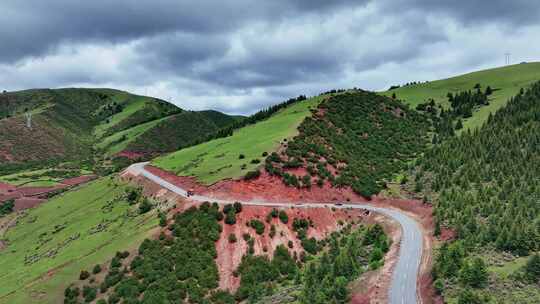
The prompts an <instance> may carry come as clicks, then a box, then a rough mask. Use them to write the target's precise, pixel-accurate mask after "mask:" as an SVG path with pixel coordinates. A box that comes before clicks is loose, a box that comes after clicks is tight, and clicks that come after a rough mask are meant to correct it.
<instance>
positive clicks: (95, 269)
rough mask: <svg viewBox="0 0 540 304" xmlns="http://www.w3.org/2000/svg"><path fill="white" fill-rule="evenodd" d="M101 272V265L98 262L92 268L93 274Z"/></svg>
mask: <svg viewBox="0 0 540 304" xmlns="http://www.w3.org/2000/svg"><path fill="white" fill-rule="evenodd" d="M100 272H101V265H99V264H96V266H94V268H93V269H92V273H93V274H98V273H100Z"/></svg>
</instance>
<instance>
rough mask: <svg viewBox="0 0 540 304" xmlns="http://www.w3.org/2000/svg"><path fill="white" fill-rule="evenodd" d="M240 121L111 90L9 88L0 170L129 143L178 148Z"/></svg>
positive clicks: (145, 148) (0, 119)
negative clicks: (29, 115)
mask: <svg viewBox="0 0 540 304" xmlns="http://www.w3.org/2000/svg"><path fill="white" fill-rule="evenodd" d="M27 113H32V124H31V128H28V127H27V125H26V118H25V114H27ZM236 120H237V118H236V117H231V116H228V115H225V114H222V113H219V112H214V111H203V112H191V111H183V110H182V109H180V108H178V107H176V106H174V105H172V104H169V103H167V102H164V101H162V100H159V99H155V98H151V97H145V96H137V95H133V94H130V93H127V92H122V91H117V90H111V89H58V90H50V89H40V90H27V91H20V92H7V93H3V94H0V142H2V145H1V146H0V175H2V174H11V173H16V172H18V171H21V170H28V169H37V168H45V167H51V166H54V165H56V164H58V163H61V162H74V163H77V164H78V165H82V164H84V165H86V166H88V165H91V164H92V163H94V161H95V160H99V159H101V158H102V157H103V156H113V155H115V154H116V153H118V152H121V151H123V150H126V149H128V150H129V149H131V148H133V149H134V150H137V151H138V152H144V153H149V154H155V153H161V152H165V151H174V150H177V149H178V148H179V147H182V146H184V145H186V144H187V143H190V142H192V141H193V140H200V139H201V138H202V137H204V136H205V135H207V134H209V133H212V132H215V131H217V130H218V129H219V128H221V127H223V126H225V125H227V124H230V123H233V122H234V121H236ZM154 128H157V130H154ZM158 135H159V136H158ZM162 136H163V137H164V138H165V137H166V139H165V140H162V139H163V138H162Z"/></svg>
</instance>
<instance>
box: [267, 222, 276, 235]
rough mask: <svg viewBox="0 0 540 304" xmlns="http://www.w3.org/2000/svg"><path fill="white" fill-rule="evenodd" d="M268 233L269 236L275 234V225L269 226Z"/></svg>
mask: <svg viewBox="0 0 540 304" xmlns="http://www.w3.org/2000/svg"><path fill="white" fill-rule="evenodd" d="M268 235H269V236H270V238H274V236H276V226H275V225H272V226H270V233H269V234H268Z"/></svg>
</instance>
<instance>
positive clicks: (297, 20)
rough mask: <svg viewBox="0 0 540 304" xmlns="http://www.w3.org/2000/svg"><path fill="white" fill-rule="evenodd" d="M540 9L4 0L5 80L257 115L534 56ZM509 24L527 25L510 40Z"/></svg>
mask: <svg viewBox="0 0 540 304" xmlns="http://www.w3.org/2000/svg"><path fill="white" fill-rule="evenodd" d="M539 7H540V4H538V3H536V1H526V0H517V1H503V0H493V1H490V2H486V1H478V0H468V1H464V0H456V1H438V0H380V1H375V0H333V1H332V0H269V1H263V0H227V1H216V0H197V1H192V0H152V1H150V0H142V1H138V0H115V1H110V0H94V1H73V0H48V1H42V0H28V1H19V0H4V1H1V2H0V12H1V13H2V18H0V43H1V47H0V86H2V89H3V88H6V89H25V88H31V87H45V86H49V87H63V86H74V85H76V86H112V87H118V88H122V89H126V90H135V91H136V92H137V93H140V94H142V93H143V92H146V91H147V90H149V91H150V92H149V93H148V94H154V95H155V96H158V97H162V98H169V97H172V96H176V97H177V98H176V99H175V102H177V104H179V105H181V106H183V107H187V108H192V109H202V108H216V109H221V110H226V111H228V112H231V113H250V112H253V111H255V110H256V109H258V108H260V107H262V106H263V105H268V104H270V103H275V102H279V101H281V100H284V99H287V98H288V97H291V96H296V95H299V94H317V93H319V92H320V91H324V90H327V89H332V88H340V87H353V86H360V87H364V88H368V89H382V88H384V87H388V85H389V84H395V83H397V82H402V81H404V80H406V81H412V80H418V79H416V78H417V77H419V78H422V80H428V79H430V78H431V79H432V78H433V77H442V76H449V75H447V74H441V72H440V71H441V70H444V71H447V72H449V71H452V73H457V72H463V71H466V70H467V71H470V70H471V69H472V68H478V67H485V66H487V65H489V64H491V65H493V64H494V62H495V60H497V59H496V58H498V57H499V56H500V54H502V53H504V52H506V51H512V50H511V47H512V46H516V47H515V48H518V46H522V47H521V48H519V49H520V50H525V51H523V54H522V55H521V56H522V57H526V56H532V55H531V54H537V53H539V51H537V48H535V45H534V42H535V39H536V37H537V36H538V35H535V34H536V32H537V31H538V30H537V29H536V28H535V26H537V25H538V24H539V22H538V20H539V19H538V18H540V15H539V14H540V10H539V9H538V8H539ZM502 31H506V33H508V32H509V31H513V32H514V33H518V34H519V35H517V34H516V35H511V36H510V37H511V38H509V39H513V40H512V42H511V43H510V42H509V43H507V44H504V43H502V42H501V40H502V39H501V37H505V36H504V35H503V34H501V33H502ZM506 33H505V34H506ZM521 35H523V38H520V37H521ZM503 44H504V45H503ZM502 48H504V50H503V49H502ZM538 48H540V46H539V47H538ZM512 52H513V53H514V51H512ZM516 57H517V54H516ZM529 58H530V57H529Z"/></svg>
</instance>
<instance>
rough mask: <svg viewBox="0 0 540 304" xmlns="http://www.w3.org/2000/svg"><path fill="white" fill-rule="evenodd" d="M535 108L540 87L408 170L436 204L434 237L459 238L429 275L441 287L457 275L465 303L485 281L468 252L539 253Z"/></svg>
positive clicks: (539, 145) (539, 137) (539, 126)
mask: <svg viewBox="0 0 540 304" xmlns="http://www.w3.org/2000/svg"><path fill="white" fill-rule="evenodd" d="M539 101H540V82H539V83H536V84H534V85H533V86H532V87H531V88H530V89H528V90H527V91H524V90H522V91H521V92H520V93H519V94H518V95H517V96H515V97H514V98H512V99H511V100H510V101H509V102H508V104H507V106H506V107H504V108H502V109H500V110H499V111H497V112H496V114H495V115H490V116H489V118H488V121H487V122H486V123H485V124H484V125H483V126H482V127H481V128H480V129H479V130H475V131H473V132H470V131H466V132H464V133H462V135H461V136H459V137H452V138H449V139H448V140H447V141H445V142H444V143H442V144H440V145H437V146H435V147H434V148H433V149H432V150H430V151H428V152H426V154H425V156H424V157H423V158H421V159H419V161H418V163H417V164H416V166H415V168H414V169H413V175H415V176H414V179H415V183H416V185H417V188H418V189H419V190H422V191H423V192H424V193H425V195H426V196H431V197H433V198H435V200H434V205H435V208H434V216H435V225H436V227H435V233H436V234H438V233H440V231H441V227H450V228H453V229H454V230H455V231H456V232H457V237H458V239H459V240H458V241H456V242H455V243H454V244H451V245H449V246H448V247H446V246H443V247H442V248H441V252H440V254H439V255H438V258H437V261H436V267H435V269H436V270H435V275H436V277H440V278H444V279H445V280H446V281H445V282H446V283H447V284H449V283H452V281H451V280H450V282H449V281H448V279H449V278H454V277H459V276H461V278H460V279H459V281H460V282H461V283H462V284H463V282H469V283H468V284H465V287H464V289H463V290H462V292H463V293H464V296H463V297H464V298H466V297H467V296H470V295H474V294H475V293H474V291H471V290H470V289H469V288H478V287H481V286H482V285H483V282H484V281H483V270H482V271H477V270H478V269H482V268H483V266H482V265H481V263H480V262H478V261H477V262H476V263H475V261H472V262H471V263H470V264H469V263H467V262H464V259H465V257H466V256H467V255H468V254H469V253H472V252H475V251H479V250H481V249H482V248H484V247H485V246H489V247H493V248H495V249H498V250H501V251H509V252H512V253H513V254H515V255H521V256H525V255H528V254H530V253H531V252H537V251H538V250H539V249H540V208H538V198H539V197H540V179H538V176H539V175H540V157H539V155H540V102H539ZM475 269H476V270H475ZM471 274H472V277H473V279H472V280H471V279H467V277H470V276H471ZM473 281H474V282H479V283H480V285H478V286H474V285H473V284H471V283H470V282H473ZM439 286H442V283H441V282H439Z"/></svg>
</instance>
